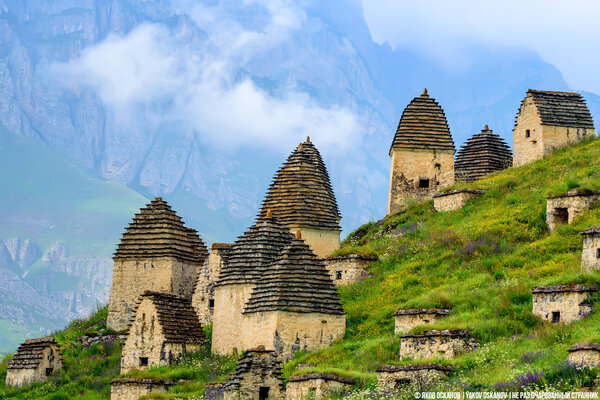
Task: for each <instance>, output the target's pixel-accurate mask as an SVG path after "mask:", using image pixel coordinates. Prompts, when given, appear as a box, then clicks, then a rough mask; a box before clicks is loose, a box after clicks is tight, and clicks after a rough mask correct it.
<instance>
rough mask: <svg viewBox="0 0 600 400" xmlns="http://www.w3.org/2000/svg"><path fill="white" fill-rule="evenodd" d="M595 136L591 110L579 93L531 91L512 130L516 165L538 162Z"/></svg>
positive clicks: (514, 162)
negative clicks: (567, 146)
mask: <svg viewBox="0 0 600 400" xmlns="http://www.w3.org/2000/svg"><path fill="white" fill-rule="evenodd" d="M594 134H595V133H594V121H593V120H592V116H591V114H590V110H588V107H587V105H586V104H585V100H584V99H583V97H582V96H581V95H580V94H579V93H569V92H549V91H543V90H532V89H529V90H528V91H527V95H526V96H525V98H524V99H523V101H522V102H521V106H520V108H519V112H518V113H517V117H516V120H515V127H514V129H513V152H514V157H513V165H514V166H515V167H519V166H521V165H524V164H527V163H530V162H532V161H535V160H539V159H540V158H543V157H545V156H547V155H548V154H550V153H552V151H554V150H555V149H557V148H560V147H564V146H566V145H568V144H570V143H575V142H578V141H580V140H582V139H584V138H586V137H589V136H594Z"/></svg>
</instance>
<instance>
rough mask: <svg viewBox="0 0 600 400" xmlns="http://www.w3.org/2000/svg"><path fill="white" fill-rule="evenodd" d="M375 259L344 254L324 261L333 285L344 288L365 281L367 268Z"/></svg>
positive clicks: (367, 273) (367, 272) (373, 257)
mask: <svg viewBox="0 0 600 400" xmlns="http://www.w3.org/2000/svg"><path fill="white" fill-rule="evenodd" d="M377 259H378V258H377V256H366V255H362V254H346V255H343V256H337V257H331V258H326V259H325V260H324V261H325V267H327V270H328V271H329V275H330V276H331V279H332V280H333V284H334V285H335V286H346V285H351V284H353V283H357V282H360V281H362V280H363V279H365V278H366V277H367V276H368V275H369V270H368V269H369V266H370V265H371V264H372V263H373V262H375V261H377Z"/></svg>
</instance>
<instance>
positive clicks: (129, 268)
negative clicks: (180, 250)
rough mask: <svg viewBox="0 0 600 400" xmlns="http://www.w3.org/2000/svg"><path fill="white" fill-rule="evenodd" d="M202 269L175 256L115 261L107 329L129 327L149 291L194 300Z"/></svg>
mask: <svg viewBox="0 0 600 400" xmlns="http://www.w3.org/2000/svg"><path fill="white" fill-rule="evenodd" d="M198 269H199V266H197V265H193V264H191V263H188V262H182V261H179V260H177V259H175V258H173V257H160V258H149V259H144V260H121V259H119V260H115V262H114V266H113V278H112V284H111V287H110V301H109V303H108V318H107V321H106V323H107V326H108V327H109V328H111V329H114V330H116V331H121V330H124V329H126V328H127V325H128V323H129V320H130V319H131V318H133V312H134V308H135V305H136V303H137V301H138V300H139V297H140V295H141V294H142V293H143V292H145V291H146V290H151V291H156V292H164V293H171V294H174V295H177V296H180V297H185V298H186V299H191V298H192V294H193V293H194V286H195V283H196V278H197V275H198Z"/></svg>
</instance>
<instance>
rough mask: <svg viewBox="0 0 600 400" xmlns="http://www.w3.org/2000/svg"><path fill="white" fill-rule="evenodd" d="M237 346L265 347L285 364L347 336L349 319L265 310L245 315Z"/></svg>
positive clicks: (246, 347) (343, 316) (330, 315)
mask: <svg viewBox="0 0 600 400" xmlns="http://www.w3.org/2000/svg"><path fill="white" fill-rule="evenodd" d="M239 330H240V331H241V332H244V335H243V337H241V338H240V339H239V342H238V343H242V344H243V348H244V349H249V348H253V347H256V346H258V345H264V346H265V348H266V349H267V350H275V351H276V352H277V353H278V355H279V356H280V357H281V359H283V360H284V361H288V360H290V359H291V358H292V357H293V355H294V354H295V353H296V352H298V351H300V350H306V351H313V350H317V349H321V348H324V347H329V346H331V344H332V343H333V342H334V341H336V340H338V339H341V338H343V337H344V333H345V331H346V316H345V315H335V314H320V313H292V312H285V311H266V312H256V313H249V314H244V319H243V322H242V325H240V328H239ZM213 343H214V331H213Z"/></svg>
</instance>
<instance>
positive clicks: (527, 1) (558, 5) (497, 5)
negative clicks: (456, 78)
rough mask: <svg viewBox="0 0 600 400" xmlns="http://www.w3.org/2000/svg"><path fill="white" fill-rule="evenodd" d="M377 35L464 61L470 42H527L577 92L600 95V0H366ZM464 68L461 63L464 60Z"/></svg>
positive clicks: (380, 39)
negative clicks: (599, 71)
mask: <svg viewBox="0 0 600 400" xmlns="http://www.w3.org/2000/svg"><path fill="white" fill-rule="evenodd" d="M363 7H364V13H365V18H366V20H367V23H368V25H369V28H370V30H371V34H372V35H373V38H374V39H375V40H376V41H378V42H380V43H382V42H386V41H387V42H389V43H390V44H392V45H393V46H394V47H402V48H412V49H417V50H419V51H423V52H425V53H426V54H428V55H430V56H433V57H438V58H440V59H441V60H443V61H444V62H445V63H446V65H448V66H450V67H452V66H456V60H457V59H458V60H462V57H463V56H464V54H462V53H461V47H462V46H463V45H464V44H469V43H476V44H481V43H483V44H491V45H498V46H507V45H509V46H521V47H526V48H530V49H533V50H535V51H537V52H538V53H539V54H540V55H541V56H542V58H543V59H545V60H546V61H548V62H549V63H551V64H553V65H555V66H556V67H558V68H559V69H560V71H561V72H562V73H563V76H564V77H565V79H566V81H567V83H569V84H570V85H571V86H572V87H573V88H575V89H577V90H589V91H594V92H596V93H600V75H599V74H598V73H597V69H598V63H599V61H600V42H599V41H598V37H599V36H600V25H599V24H598V21H597V20H598V15H600V2H597V1H594V0H570V1H562V0H503V1H499V0H495V1H481V0H452V1H448V0H402V1H397V0H363ZM459 66H460V62H459Z"/></svg>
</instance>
